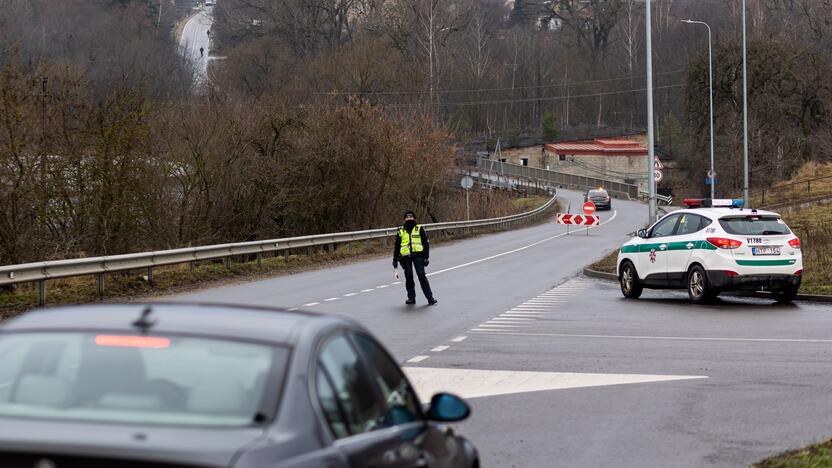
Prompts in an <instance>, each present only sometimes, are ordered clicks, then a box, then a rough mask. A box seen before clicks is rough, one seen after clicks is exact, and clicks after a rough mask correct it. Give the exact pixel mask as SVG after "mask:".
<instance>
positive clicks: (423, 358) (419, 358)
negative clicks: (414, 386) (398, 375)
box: [407, 356, 430, 369]
mask: <svg viewBox="0 0 832 468" xmlns="http://www.w3.org/2000/svg"><path fill="white" fill-rule="evenodd" d="M429 357H430V356H416V357H412V358H410V359H408V360H407V362H413V363H416V362H422V361H424V360H425V359H427V358H429ZM411 369H412V368H411Z"/></svg>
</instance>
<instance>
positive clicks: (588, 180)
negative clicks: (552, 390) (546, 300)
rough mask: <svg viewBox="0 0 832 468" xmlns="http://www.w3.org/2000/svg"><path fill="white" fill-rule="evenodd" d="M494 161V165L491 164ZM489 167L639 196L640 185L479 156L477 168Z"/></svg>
mask: <svg viewBox="0 0 832 468" xmlns="http://www.w3.org/2000/svg"><path fill="white" fill-rule="evenodd" d="M492 163H493V166H492V165H491V164H492ZM489 167H490V168H491V170H492V171H495V172H498V173H500V175H503V176H515V177H525V178H527V179H538V180H544V181H546V182H549V183H550V184H552V185H556V186H559V187H562V188H569V189H583V190H589V189H593V188H596V187H604V189H605V190H606V191H607V192H609V193H612V194H615V195H618V196H619V197H623V198H629V199H635V198H638V185H631V184H625V183H623V182H615V181H611V180H606V179H599V178H596V177H587V176H581V175H577V174H568V173H565V172H557V171H551V170H548V169H541V168H537V167H529V166H521V165H519V164H512V163H507V162H503V163H501V162H499V161H493V160H489V159H484V158H477V168H478V169H479V170H480V172H488V170H489Z"/></svg>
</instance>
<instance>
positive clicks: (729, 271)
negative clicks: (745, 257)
mask: <svg viewBox="0 0 832 468" xmlns="http://www.w3.org/2000/svg"><path fill="white" fill-rule="evenodd" d="M739 275H740V274H739V273H737V272H736V271H731V270H725V276H739Z"/></svg>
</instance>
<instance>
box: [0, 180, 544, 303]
mask: <svg viewBox="0 0 832 468" xmlns="http://www.w3.org/2000/svg"><path fill="white" fill-rule="evenodd" d="M556 200H557V195H553V196H552V198H551V199H549V201H547V202H546V203H545V204H544V205H543V206H540V207H538V208H536V209H534V210H531V211H527V212H525V213H518V214H515V215H510V216H503V217H500V218H488V219H477V220H470V221H452V222H445V223H433V224H423V226H424V227H426V228H430V229H432V230H443V231H444V230H454V229H468V228H476V227H483V226H500V227H508V226H511V225H515V224H519V223H522V222H528V221H531V220H533V219H536V218H538V217H539V216H541V215H543V214H544V213H545V212H546V211H547V210H548V209H549V208H551V207H552V205H554V204H555V201H556ZM398 229H399V228H398V227H391V228H382V229H370V230H366V231H353V232H340V233H332V234H317V235H313V236H301V237H288V238H283V239H270V240H263V241H252V242H240V243H234V244H219V245H208V246H201V247H189V248H183V249H173V250H160V251H156V252H142V253H133V254H123V255H109V256H104V257H88V258H76V259H69V260H55V261H45V262H35V263H24V264H19V265H7V266H0V285H8V284H15V283H26V282H38V299H39V304H40V305H45V303H46V281H47V280H50V279H58V278H70V277H76V276H87V275H97V276H98V293H99V295H100V296H101V295H103V294H104V275H105V274H106V273H111V272H117V271H126V270H138V269H147V276H148V281H149V282H151V283H152V281H153V268H154V267H158V266H164V265H174V264H181V263H191V266H192V267H193V265H194V262H197V261H200V260H214V259H221V258H225V259H226V263H229V262H230V258H231V257H232V256H235V255H257V264H258V266H259V265H260V263H261V260H262V256H263V254H264V253H270V252H278V251H283V252H284V255H286V256H288V253H289V250H290V249H297V248H303V247H307V248H310V249H311V248H314V247H316V246H330V249H332V248H334V246H335V245H336V244H344V243H351V242H355V241H366V240H372V239H384V240H385V243H386V239H387V238H388V237H391V236H393V235H395V234H396V232H397V231H398Z"/></svg>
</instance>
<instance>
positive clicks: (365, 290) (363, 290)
mask: <svg viewBox="0 0 832 468" xmlns="http://www.w3.org/2000/svg"><path fill="white" fill-rule="evenodd" d="M372 291H375V289H362V290H361V292H363V293H365V292H372Z"/></svg>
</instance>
